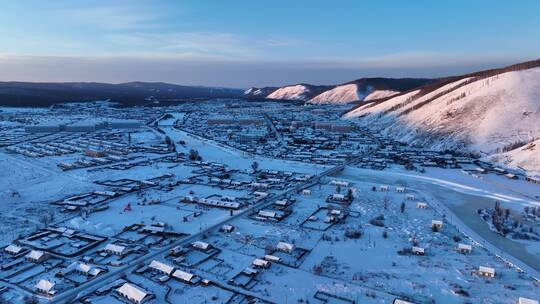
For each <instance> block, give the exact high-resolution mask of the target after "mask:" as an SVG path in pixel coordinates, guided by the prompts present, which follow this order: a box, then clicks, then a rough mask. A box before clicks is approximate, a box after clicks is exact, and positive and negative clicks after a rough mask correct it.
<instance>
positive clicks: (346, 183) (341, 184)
mask: <svg viewBox="0 0 540 304" xmlns="http://www.w3.org/2000/svg"><path fill="white" fill-rule="evenodd" d="M330 185H334V186H340V187H349V183H348V182H346V181H339V180H332V181H331V182H330Z"/></svg>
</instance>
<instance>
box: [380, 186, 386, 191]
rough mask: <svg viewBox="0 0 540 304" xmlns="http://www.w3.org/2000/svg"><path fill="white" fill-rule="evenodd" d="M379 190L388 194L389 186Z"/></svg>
mask: <svg viewBox="0 0 540 304" xmlns="http://www.w3.org/2000/svg"><path fill="white" fill-rule="evenodd" d="M379 190H380V191H381V192H388V186H380V187H379Z"/></svg>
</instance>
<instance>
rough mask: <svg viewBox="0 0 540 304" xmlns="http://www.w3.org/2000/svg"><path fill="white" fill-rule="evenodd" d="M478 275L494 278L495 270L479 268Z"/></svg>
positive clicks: (485, 267)
mask: <svg viewBox="0 0 540 304" xmlns="http://www.w3.org/2000/svg"><path fill="white" fill-rule="evenodd" d="M478 274H480V275H482V276H485V277H490V278H494V277H495V269H494V268H492V267H487V266H480V267H478Z"/></svg>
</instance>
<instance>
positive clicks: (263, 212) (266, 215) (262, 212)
mask: <svg viewBox="0 0 540 304" xmlns="http://www.w3.org/2000/svg"><path fill="white" fill-rule="evenodd" d="M257 216H260V217H264V218H278V215H277V213H276V212H275V211H267V210H260V211H259V212H258V213H257Z"/></svg>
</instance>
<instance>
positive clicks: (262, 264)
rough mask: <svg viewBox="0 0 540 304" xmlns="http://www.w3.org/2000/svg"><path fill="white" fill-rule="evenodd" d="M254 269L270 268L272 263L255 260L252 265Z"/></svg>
mask: <svg viewBox="0 0 540 304" xmlns="http://www.w3.org/2000/svg"><path fill="white" fill-rule="evenodd" d="M251 264H252V265H253V266H254V267H257V268H268V267H270V262H268V261H266V260H263V259H255V260H253V262H252V263H251Z"/></svg>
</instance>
